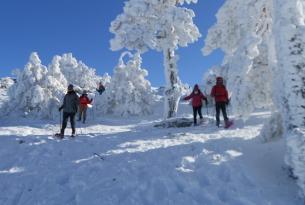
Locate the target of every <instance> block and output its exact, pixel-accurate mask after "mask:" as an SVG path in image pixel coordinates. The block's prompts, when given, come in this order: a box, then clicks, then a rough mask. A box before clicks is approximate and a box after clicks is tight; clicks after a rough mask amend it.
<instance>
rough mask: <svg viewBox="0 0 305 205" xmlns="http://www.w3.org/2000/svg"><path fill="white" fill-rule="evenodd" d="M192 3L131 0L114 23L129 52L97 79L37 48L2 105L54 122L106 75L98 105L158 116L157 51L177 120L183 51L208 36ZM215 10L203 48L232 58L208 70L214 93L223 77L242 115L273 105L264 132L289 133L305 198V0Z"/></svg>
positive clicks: (290, 159) (167, 101)
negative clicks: (153, 68) (148, 63)
mask: <svg viewBox="0 0 305 205" xmlns="http://www.w3.org/2000/svg"><path fill="white" fill-rule="evenodd" d="M190 3H197V0H163V1H160V0H129V1H126V3H125V6H124V8H123V12H122V13H121V14H119V15H118V16H117V17H116V19H114V20H113V21H112V22H111V25H110V32H111V33H112V34H113V35H114V36H113V38H112V39H111V40H110V45H111V49H112V50H113V51H119V50H122V55H121V57H120V59H118V64H117V66H116V67H115V68H114V74H113V76H111V77H110V76H109V75H108V74H105V75H104V76H102V77H101V76H98V75H97V74H96V73H95V69H93V68H90V67H88V66H87V65H85V64H84V63H83V62H81V61H78V60H77V59H76V58H74V57H73V56H72V54H63V55H62V56H55V57H54V58H53V60H52V62H51V63H50V64H49V65H48V66H46V65H43V64H42V62H41V60H40V59H39V56H38V53H35V52H34V53H32V54H31V55H30V58H29V62H28V63H27V64H26V65H25V67H24V69H23V70H16V71H15V72H14V74H15V76H16V83H15V84H13V85H12V86H11V87H10V89H9V97H10V98H9V101H8V102H7V106H6V109H5V110H3V112H4V113H5V114H9V113H12V112H13V113H14V114H15V115H18V116H24V117H28V116H31V117H39V118H46V119H54V118H55V117H56V116H58V107H59V105H60V104H61V101H62V99H63V96H64V94H65V93H66V88H67V85H68V84H70V83H71V84H74V85H75V87H76V91H78V92H79V93H81V92H82V91H83V90H87V91H90V92H92V93H94V92H95V90H96V88H97V85H98V83H99V82H102V83H103V84H104V85H105V86H106V91H105V92H104V93H103V95H101V96H99V95H97V94H95V96H96V97H95V100H94V102H93V103H94V104H95V105H96V110H97V112H101V113H107V114H114V115H118V116H129V115H149V114H151V113H152V109H151V107H152V105H153V103H154V102H155V96H154V93H153V92H152V87H151V84H150V82H149V81H148V80H147V79H146V77H147V76H148V72H147V70H145V69H143V68H142V58H141V55H142V54H143V53H145V52H147V51H149V50H156V51H159V52H162V53H163V56H164V62H163V64H164V74H165V79H166V82H165V91H164V106H165V109H164V117H165V118H172V117H175V116H176V113H177V110H178V103H179V100H180V97H181V95H182V90H183V88H182V85H183V84H182V82H181V80H180V78H179V75H178V66H177V61H178V55H177V54H176V52H177V50H178V48H179V47H186V46H188V45H189V44H191V43H194V42H195V41H197V40H198V39H199V38H200V37H201V34H200V32H199V29H198V28H197V26H196V25H195V24H194V22H193V18H194V17H195V13H194V11H193V10H191V9H188V8H186V7H185V6H187V5H186V4H190ZM216 17H217V21H216V23H215V25H213V26H212V27H211V28H210V30H209V32H208V35H207V36H206V37H205V44H204V48H203V49H202V52H203V54H204V55H209V54H210V53H212V52H213V51H214V50H216V49H221V50H222V51H223V52H224V54H225V57H224V60H223V63H222V64H221V65H215V67H213V68H211V69H210V70H209V71H208V72H207V73H205V74H204V84H205V86H204V87H205V90H206V93H209V91H210V89H211V86H212V85H213V84H214V83H215V78H216V76H222V77H224V79H225V82H226V86H227V88H228V90H229V92H230V98H231V106H232V109H233V113H234V115H235V117H236V118H242V119H247V117H248V116H249V115H250V114H251V113H252V112H253V111H254V110H255V109H257V108H268V109H270V110H271V111H272V113H273V114H272V116H271V118H270V120H267V121H266V124H265V126H264V128H263V129H262V133H261V135H262V137H263V138H264V139H265V140H266V141H268V140H269V139H270V138H277V137H284V138H285V139H286V141H287V155H286V163H287V164H288V165H289V166H290V167H291V168H292V170H293V174H294V175H295V176H296V177H297V178H298V184H299V186H300V188H301V190H302V193H303V195H305V53H304V52H305V51H304V49H305V1H304V0H289V1H287V0H226V1H225V3H224V5H223V6H222V7H221V8H220V10H219V11H218V13H217V15H216ZM202 21H204V19H202ZM125 50H128V51H127V52H126V51H125ZM126 58H127V59H128V60H127V61H126V60H124V59H126ZM180 58H183V56H180ZM160 63H162V62H160Z"/></svg>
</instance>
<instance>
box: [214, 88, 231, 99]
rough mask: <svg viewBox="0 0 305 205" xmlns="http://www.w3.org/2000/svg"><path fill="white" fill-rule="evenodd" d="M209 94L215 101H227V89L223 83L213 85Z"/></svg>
mask: <svg viewBox="0 0 305 205" xmlns="http://www.w3.org/2000/svg"><path fill="white" fill-rule="evenodd" d="M211 96H212V97H214V98H215V102H228V100H229V97H228V91H227V89H226V87H225V86H224V85H215V86H214V87H213V88H212V91H211Z"/></svg>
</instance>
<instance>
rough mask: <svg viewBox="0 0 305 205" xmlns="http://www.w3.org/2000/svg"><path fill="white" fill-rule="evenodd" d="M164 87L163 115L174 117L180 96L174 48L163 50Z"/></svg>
mask: <svg viewBox="0 0 305 205" xmlns="http://www.w3.org/2000/svg"><path fill="white" fill-rule="evenodd" d="M163 55H164V69H165V70H164V71H165V80H166V87H165V91H164V117H165V118H172V117H175V116H176V114H177V111H178V103H179V100H180V96H181V87H180V85H181V83H180V80H179V77H178V70H177V64H176V62H177V58H176V56H175V51H174V49H170V48H168V49H165V50H163Z"/></svg>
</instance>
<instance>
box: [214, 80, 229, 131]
mask: <svg viewBox="0 0 305 205" xmlns="http://www.w3.org/2000/svg"><path fill="white" fill-rule="evenodd" d="M211 96H212V97H213V98H214V99H215V107H216V126H217V127H219V123H220V119H219V115H220V110H221V111H222V115H223V119H224V121H225V126H226V127H227V125H228V123H229V118H228V116H227V111H226V105H227V104H228V103H229V98H228V91H227V89H226V87H225V86H224V84H223V78H222V77H217V78H216V85H214V87H213V88H212V91H211Z"/></svg>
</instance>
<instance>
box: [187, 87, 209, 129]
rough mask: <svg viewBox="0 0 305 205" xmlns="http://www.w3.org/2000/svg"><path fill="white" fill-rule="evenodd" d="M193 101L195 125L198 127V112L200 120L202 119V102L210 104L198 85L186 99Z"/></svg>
mask: <svg viewBox="0 0 305 205" xmlns="http://www.w3.org/2000/svg"><path fill="white" fill-rule="evenodd" d="M190 99H192V106H193V115H194V125H197V112H198V114H199V117H200V119H202V118H203V117H202V113H201V108H202V100H204V101H205V104H206V105H207V104H208V100H207V98H206V97H205V96H204V95H203V93H202V92H201V90H200V89H199V86H198V85H197V84H196V85H195V86H194V89H193V92H192V93H191V94H190V95H189V96H186V97H185V98H184V100H190Z"/></svg>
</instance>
